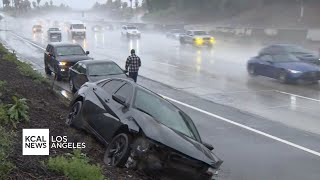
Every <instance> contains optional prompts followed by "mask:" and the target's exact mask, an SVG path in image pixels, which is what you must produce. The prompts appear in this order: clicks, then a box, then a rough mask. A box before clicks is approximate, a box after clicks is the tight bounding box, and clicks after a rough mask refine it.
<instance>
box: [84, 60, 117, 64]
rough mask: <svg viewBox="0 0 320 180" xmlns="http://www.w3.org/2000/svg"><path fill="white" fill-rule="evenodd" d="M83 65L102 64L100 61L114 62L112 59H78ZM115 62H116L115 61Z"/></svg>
mask: <svg viewBox="0 0 320 180" xmlns="http://www.w3.org/2000/svg"><path fill="white" fill-rule="evenodd" d="M79 62H81V63H83V64H85V65H90V64H102V63H115V62H114V61H112V60H107V59H106V60H82V61H79ZM115 64H117V63H115Z"/></svg>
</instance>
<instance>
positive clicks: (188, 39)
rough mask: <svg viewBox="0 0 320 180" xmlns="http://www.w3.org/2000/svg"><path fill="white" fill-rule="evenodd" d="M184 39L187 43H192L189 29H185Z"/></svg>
mask: <svg viewBox="0 0 320 180" xmlns="http://www.w3.org/2000/svg"><path fill="white" fill-rule="evenodd" d="M186 41H187V42H188V43H192V41H193V39H192V32H191V31H187V35H186Z"/></svg>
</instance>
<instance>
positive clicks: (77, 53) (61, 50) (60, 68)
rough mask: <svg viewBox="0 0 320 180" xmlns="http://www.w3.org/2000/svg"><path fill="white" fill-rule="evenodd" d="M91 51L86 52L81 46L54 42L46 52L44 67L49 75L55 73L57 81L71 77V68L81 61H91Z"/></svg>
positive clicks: (48, 46)
mask: <svg viewBox="0 0 320 180" xmlns="http://www.w3.org/2000/svg"><path fill="white" fill-rule="evenodd" d="M88 54H89V51H86V52H85V51H84V50H83V48H82V47H81V46H80V45H79V44H73V43H64V42H53V43H49V44H48V45H47V48H46V51H45V52H44V66H45V72H46V74H47V75H51V73H52V72H54V73H55V75H56V77H57V80H58V81H61V80H62V79H63V78H68V77H69V68H70V67H71V66H73V65H74V64H75V63H77V62H78V61H81V60H89V59H91V60H92V58H91V57H89V56H88Z"/></svg>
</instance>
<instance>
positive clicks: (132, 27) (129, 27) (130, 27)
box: [127, 26, 137, 30]
mask: <svg viewBox="0 0 320 180" xmlns="http://www.w3.org/2000/svg"><path fill="white" fill-rule="evenodd" d="M127 29H132V30H134V29H137V28H136V27H134V26H128V27H127Z"/></svg>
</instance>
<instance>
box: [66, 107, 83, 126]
mask: <svg viewBox="0 0 320 180" xmlns="http://www.w3.org/2000/svg"><path fill="white" fill-rule="evenodd" d="M81 108H82V102H81V101H77V102H76V103H74V104H73V106H72V108H71V109H70V111H69V114H68V117H67V119H66V124H67V125H68V126H75V123H76V121H77V120H76V119H78V118H79V115H80V111H81Z"/></svg>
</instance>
